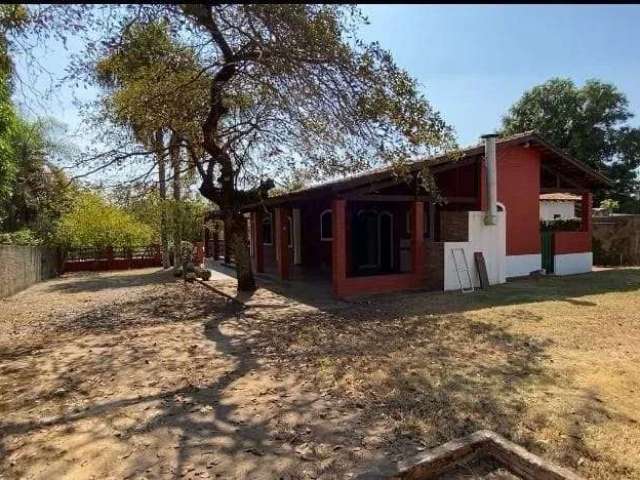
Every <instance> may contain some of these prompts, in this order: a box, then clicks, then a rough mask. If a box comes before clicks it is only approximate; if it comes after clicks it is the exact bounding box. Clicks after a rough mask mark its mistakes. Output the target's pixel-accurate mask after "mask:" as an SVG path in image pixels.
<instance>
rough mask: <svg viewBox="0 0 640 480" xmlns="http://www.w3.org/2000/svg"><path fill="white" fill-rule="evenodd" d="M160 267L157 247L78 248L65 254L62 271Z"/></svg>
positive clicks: (160, 262)
mask: <svg viewBox="0 0 640 480" xmlns="http://www.w3.org/2000/svg"><path fill="white" fill-rule="evenodd" d="M160 266H162V253H161V251H160V246H159V245H149V246H146V247H138V248H110V247H108V248H105V249H104V250H99V249H96V248H78V249H74V250H69V251H67V252H66V254H65V259H64V264H63V271H64V272H79V271H87V270H88V271H103V270H128V269H130V268H147V267H160Z"/></svg>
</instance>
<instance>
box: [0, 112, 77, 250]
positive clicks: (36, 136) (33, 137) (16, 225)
mask: <svg viewBox="0 0 640 480" xmlns="http://www.w3.org/2000/svg"><path fill="white" fill-rule="evenodd" d="M51 127H52V125H51V123H50V122H46V121H43V120H37V121H33V122H28V121H25V120H22V119H19V118H17V119H16V120H15V121H14V124H13V126H12V129H11V132H10V134H9V135H8V137H9V142H10V148H11V157H9V158H10V159H11V163H12V166H13V175H12V178H10V179H9V181H8V182H7V193H6V194H5V195H4V196H3V197H2V198H0V227H1V229H2V230H4V231H16V230H20V229H23V228H30V229H31V230H32V231H33V232H34V234H36V235H37V236H38V237H39V238H40V239H42V240H45V241H46V240H48V239H49V237H50V236H51V234H52V232H53V229H54V226H55V222H56V221H57V219H58V218H59V217H60V216H61V215H62V214H63V213H64V212H66V211H68V210H69V209H70V207H71V203H72V202H73V199H74V196H75V195H76V194H77V191H78V189H77V187H76V185H75V183H73V182H70V181H69V179H68V178H67V177H66V175H65V174H64V172H63V171H62V170H61V169H60V168H57V167H56V166H55V165H54V164H53V163H52V162H51V161H50V159H51V158H52V157H53V156H55V155H56V152H57V151H59V149H60V147H59V146H58V145H56V144H55V142H53V141H52V140H51V139H50V135H49V131H50V129H51Z"/></svg>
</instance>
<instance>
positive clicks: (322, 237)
mask: <svg viewBox="0 0 640 480" xmlns="http://www.w3.org/2000/svg"><path fill="white" fill-rule="evenodd" d="M327 213H328V214H329V215H331V222H332V230H333V210H331V209H330V208H327V209H326V210H323V211H322V213H320V241H321V242H332V241H333V231H332V232H331V236H330V237H325V236H324V231H323V230H322V217H323V216H324V215H325V214H327Z"/></svg>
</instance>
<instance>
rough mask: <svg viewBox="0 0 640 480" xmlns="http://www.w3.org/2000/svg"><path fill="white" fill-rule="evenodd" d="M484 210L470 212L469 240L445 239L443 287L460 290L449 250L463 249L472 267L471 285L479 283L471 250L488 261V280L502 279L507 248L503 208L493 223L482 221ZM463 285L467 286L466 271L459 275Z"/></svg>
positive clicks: (503, 279)
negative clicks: (453, 240)
mask: <svg viewBox="0 0 640 480" xmlns="http://www.w3.org/2000/svg"><path fill="white" fill-rule="evenodd" d="M484 217H485V212H469V236H468V237H467V238H469V241H468V242H444V289H445V290H459V289H460V283H459V281H458V276H457V274H456V268H455V265H454V263H453V256H452V253H451V252H452V250H453V249H454V248H462V249H464V252H465V256H466V257H467V263H468V264H469V267H470V270H471V277H472V279H473V281H474V285H475V286H476V287H477V286H479V284H480V281H479V277H478V273H477V270H476V265H475V260H474V258H473V254H474V252H482V254H483V256H484V260H485V263H486V264H487V275H488V277H489V283H490V284H491V285H494V284H496V283H504V282H505V258H506V251H507V236H506V222H505V213H504V211H502V212H498V216H497V222H496V225H485V224H484ZM461 278H462V279H463V284H464V285H465V286H468V280H467V277H466V274H465V273H462V274H461Z"/></svg>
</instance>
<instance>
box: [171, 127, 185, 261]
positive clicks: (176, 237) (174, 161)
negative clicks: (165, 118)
mask: <svg viewBox="0 0 640 480" xmlns="http://www.w3.org/2000/svg"><path fill="white" fill-rule="evenodd" d="M169 155H170V157H171V167H172V169H173V209H172V211H173V264H174V265H178V264H179V263H180V242H182V240H183V238H182V205H181V203H182V178H181V173H180V146H179V144H178V138H177V136H176V134H175V133H174V134H172V136H171V143H170V146H169Z"/></svg>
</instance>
